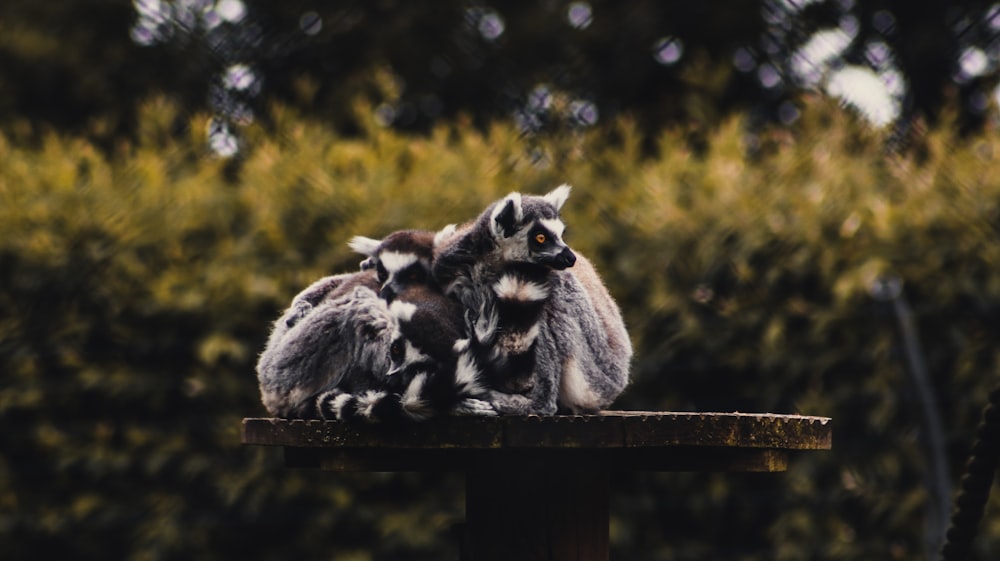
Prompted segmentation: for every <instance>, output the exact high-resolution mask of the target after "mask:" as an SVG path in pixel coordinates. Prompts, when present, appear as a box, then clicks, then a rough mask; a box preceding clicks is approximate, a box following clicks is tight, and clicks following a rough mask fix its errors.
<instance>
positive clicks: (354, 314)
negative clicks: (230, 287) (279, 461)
mask: <svg viewBox="0 0 1000 561" xmlns="http://www.w3.org/2000/svg"><path fill="white" fill-rule="evenodd" d="M378 288H379V284H378V281H377V279H376V276H375V273H374V271H365V272H360V273H350V274H344V275H334V276H330V277H325V278H323V279H320V280H318V281H316V282H314V283H313V284H312V285H310V286H309V287H307V288H306V289H305V290H303V291H302V292H300V293H299V294H298V295H297V296H296V297H295V298H294V299H293V300H292V303H291V305H290V306H289V307H288V309H287V310H285V312H284V313H283V314H282V315H281V316H280V317H279V318H278V319H277V320H276V321H275V322H274V325H273V327H272V331H271V335H270V337H269V338H268V341H267V344H266V346H265V347H264V351H263V352H262V353H261V355H260V358H259V360H258V362H257V378H258V381H259V383H260V393H261V400H262V401H263V403H264V406H265V408H266V409H267V410H268V412H269V413H270V414H272V415H275V416H278V417H289V418H324V417H326V415H327V413H325V412H324V411H323V409H324V404H325V403H327V402H329V401H331V399H332V398H335V397H336V395H338V394H340V393H351V394H358V393H364V392H367V391H370V390H374V389H377V388H381V387H383V386H384V375H385V373H386V372H388V371H389V368H390V360H389V353H388V349H389V346H390V344H391V343H392V341H393V340H394V339H396V338H397V337H398V331H399V330H398V324H397V322H396V320H395V318H394V317H393V316H392V315H391V314H390V312H389V309H388V306H387V305H386V303H385V301H384V300H382V299H381V298H379V297H378V295H377V294H376V293H375V291H376V290H378Z"/></svg>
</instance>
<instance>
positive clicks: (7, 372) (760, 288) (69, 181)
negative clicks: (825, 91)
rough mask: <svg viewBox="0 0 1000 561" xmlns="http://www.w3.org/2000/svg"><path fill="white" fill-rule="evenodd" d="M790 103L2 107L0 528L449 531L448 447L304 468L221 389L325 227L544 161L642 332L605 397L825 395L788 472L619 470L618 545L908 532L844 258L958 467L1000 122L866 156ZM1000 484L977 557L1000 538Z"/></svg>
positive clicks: (82, 536)
mask: <svg viewBox="0 0 1000 561" xmlns="http://www.w3.org/2000/svg"><path fill="white" fill-rule="evenodd" d="M803 106H804V108H805V109H804V110H803V114H802V118H801V119H800V120H799V121H798V122H797V123H796V125H795V126H794V127H793V128H792V129H790V130H789V129H782V130H775V131H765V132H764V133H762V134H755V135H752V136H751V135H748V134H747V133H746V132H745V131H746V128H745V127H744V124H743V122H742V121H741V120H739V119H731V120H729V121H727V122H725V123H724V124H722V125H721V126H719V127H718V128H717V129H714V130H711V131H700V134H699V135H698V138H699V140H698V142H695V143H692V142H691V139H692V137H693V135H692V133H693V132H694V131H690V130H684V129H683V128H674V129H670V130H668V131H666V132H665V133H663V135H662V137H661V138H660V142H659V146H660V148H659V152H658V154H656V155H655V156H654V157H648V155H644V152H643V149H642V148H641V144H642V141H641V136H642V135H641V134H640V133H639V132H638V129H639V127H637V126H636V124H635V123H633V122H630V121H628V120H625V119H623V120H619V121H617V122H616V123H614V124H612V125H609V126H607V127H604V128H602V129H601V130H588V131H586V132H577V133H575V134H566V135H562V136H554V137H551V138H546V139H544V140H534V141H532V142H530V143H526V142H525V140H524V139H523V138H522V137H521V136H520V135H519V134H518V133H517V131H516V129H515V128H514V127H513V126H505V125H496V126H493V127H492V128H490V129H489V130H488V131H486V132H480V131H477V130H475V129H473V128H472V127H471V126H469V125H467V124H463V123H461V122H457V123H452V124H448V125H440V126H438V127H437V128H436V129H434V130H433V131H432V132H431V134H429V135H428V136H426V137H419V138H414V137H409V136H404V135H401V134H399V133H396V132H392V131H390V130H387V129H383V128H379V127H378V126H375V125H371V126H370V128H368V129H366V130H364V131H363V133H362V134H360V135H354V136H351V137H350V138H346V137H343V136H338V134H336V133H334V132H332V130H331V129H329V128H326V127H324V126H321V125H317V124H315V123H313V122H310V121H308V120H305V119H302V118H300V117H299V116H298V115H296V114H295V113H294V111H292V110H290V109H288V108H286V107H281V106H275V107H273V108H272V109H271V111H270V115H269V121H270V122H271V123H272V127H273V131H275V132H271V131H269V132H267V133H265V132H264V131H263V130H259V129H254V128H252V127H251V128H250V129H248V131H247V136H246V138H245V142H246V144H245V146H244V149H243V150H242V151H241V153H240V156H239V158H238V159H236V160H222V159H218V158H213V157H211V156H210V155H209V150H208V148H207V147H206V145H205V140H204V135H202V134H201V133H200V131H203V130H204V127H205V121H206V120H207V118H206V117H194V118H191V119H190V122H189V123H188V126H180V127H179V126H177V122H178V121H179V120H180V119H182V118H181V117H179V115H180V113H178V110H177V109H176V107H175V106H173V105H171V104H170V103H167V102H165V101H161V100H154V101H150V102H148V103H146V104H145V105H144V106H143V107H142V108H141V109H140V111H139V119H138V121H137V122H138V123H140V129H139V133H138V134H137V140H136V141H134V142H129V143H121V144H118V145H116V147H115V148H114V149H113V150H112V151H111V152H110V153H108V152H106V151H104V150H99V149H97V148H95V147H94V146H92V145H90V144H88V142H86V141H84V140H80V139H79V138H75V137H72V136H63V135H58V134H53V133H39V132H38V131H26V130H24V129H23V127H22V128H19V129H17V130H15V131H8V132H5V133H3V135H2V136H0V372H2V374H0V375H2V379H3V381H4V383H3V384H2V385H0V423H2V425H3V427H4V430H3V431H2V432H0V552H3V557H4V558H5V559H12V560H14V559H38V558H67V559H101V560H103V559H128V560H168V559H178V560H180V559H184V560H197V559H236V558H239V559H260V560H268V559H288V558H300V559H338V560H339V559H358V560H368V559H375V560H380V559H417V558H454V557H455V556H456V555H457V553H456V551H457V549H456V546H455V544H456V543H457V540H456V539H454V536H453V535H452V534H451V528H452V526H453V525H454V524H455V523H456V522H458V521H460V520H461V518H462V500H463V490H462V480H461V477H460V476H458V475H457V474H444V475H440V474H439V475H434V474H423V475H421V474H397V475H390V474H324V473H313V472H299V471H291V470H286V469H284V468H283V467H282V458H281V453H280V451H279V450H272V449H260V448H243V447H241V445H240V443H239V421H240V419H241V418H242V417H247V416H259V415H262V414H264V410H263V408H262V406H261V405H260V404H259V401H258V394H257V387H256V379H255V376H254V363H255V360H256V355H257V353H258V352H259V350H260V349H261V348H262V346H263V343H264V340H265V338H266V336H267V331H268V329H269V324H270V322H271V321H272V320H273V318H274V317H276V316H277V314H278V313H279V311H280V310H281V309H282V308H283V307H284V306H285V305H286V304H287V302H288V301H290V299H291V297H292V296H293V295H294V294H295V293H296V292H297V291H298V290H300V289H301V288H303V287H304V286H306V285H307V284H308V283H309V282H310V281H312V280H313V279H315V278H317V277H319V276H321V275H325V274H329V273H332V272H341V271H349V270H353V269H355V268H356V266H357V261H358V257H357V256H356V255H352V254H351V253H350V251H349V250H348V248H347V246H346V243H345V242H346V240H347V239H348V238H349V237H350V236H352V235H354V234H364V235H370V236H381V235H383V234H386V233H388V232H390V231H392V230H395V229H400V228H407V227H422V228H438V227H440V226H443V225H444V224H446V223H449V222H457V221H461V220H464V219H467V218H471V217H473V216H475V215H476V214H477V213H478V212H479V210H480V209H482V208H483V207H484V206H485V205H486V204H487V203H488V202H490V201H491V200H493V199H495V198H497V197H499V196H501V195H503V194H505V193H507V192H509V191H511V190H521V191H524V192H531V193H540V192H543V191H545V190H547V189H549V188H551V187H552V186H554V185H557V184H558V183H561V182H568V183H571V184H573V185H574V186H575V190H574V192H573V195H572V196H571V198H570V201H569V203H568V204H567V205H566V208H565V218H566V220H567V222H568V224H569V225H570V229H569V233H568V239H569V241H570V242H571V243H572V245H574V247H576V248H577V249H579V250H580V251H581V252H583V253H584V254H586V255H588V256H590V257H592V259H593V261H594V262H595V263H596V265H597V266H598V269H599V270H600V271H601V272H602V273H603V275H604V278H605V280H606V282H607V283H608V285H609V286H610V288H611V290H612V293H613V294H615V295H616V296H617V298H618V299H619V302H620V303H621V305H622V307H623V310H624V313H625V316H626V320H627V322H628V324H629V326H630V330H631V333H632V337H633V340H634V342H635V344H636V347H637V353H636V356H637V358H636V361H635V365H634V381H633V384H632V385H631V387H630V388H629V390H627V391H626V393H625V394H624V395H623V396H622V398H621V399H620V400H619V402H618V403H617V404H616V405H617V406H618V407H620V408H629V409H666V410H671V409H673V410H684V409H688V410H720V411H732V410H740V411H758V412H765V411H766V412H777V413H803V414H810V415H827V416H832V417H833V418H834V419H835V421H834V422H835V433H834V434H835V441H834V450H833V451H832V452H828V453H811V454H806V455H802V456H801V457H797V458H795V459H794V461H793V464H792V466H791V469H790V471H789V472H788V473H787V474H784V475H733V474H634V473H623V474H621V475H620V476H616V479H615V481H614V483H613V504H612V507H613V511H612V515H613V520H612V547H613V553H612V555H613V557H614V558H617V559H663V558H670V559H701V558H704V557H710V558H713V559H779V560H785V559H788V560H791V559H807V558H825V559H843V560H864V559H912V558H916V557H918V556H919V555H921V554H922V551H923V540H924V538H925V536H924V526H923V518H924V508H925V498H926V493H925V490H924V489H923V487H922V481H923V480H922V475H923V473H924V469H925V466H924V465H923V460H922V456H921V454H920V446H921V443H920V435H919V434H918V432H917V430H916V427H918V425H919V418H918V409H917V407H916V406H915V403H914V391H913V388H911V387H910V386H909V385H908V382H907V377H906V376H905V363H904V361H903V357H902V353H901V348H900V346H899V343H898V337H897V335H896V332H895V318H894V317H893V315H892V313H891V309H890V307H889V306H888V305H887V304H885V303H884V302H879V301H877V300H876V299H874V298H873V297H872V295H871V287H872V286H873V283H875V282H876V281H878V280H879V279H884V278H890V277H891V278H898V279H901V280H902V282H903V293H904V296H905V298H907V300H908V301H909V302H910V304H911V306H912V307H913V309H914V311H915V314H916V317H917V321H918V324H919V327H920V336H921V341H922V345H923V346H922V351H923V354H924V356H925V357H926V360H927V362H928V365H929V368H930V372H931V375H932V377H933V384H934V389H935V391H936V394H937V397H938V404H939V406H940V407H941V408H942V412H943V415H944V422H945V425H946V427H945V428H946V430H947V435H948V439H949V440H948V445H949V454H950V456H949V462H950V464H951V466H952V468H953V470H954V472H955V473H956V474H957V473H959V472H960V469H961V465H962V463H963V461H964V457H965V454H966V453H967V450H968V448H969V445H970V443H971V441H972V438H973V429H974V426H975V424H976V423H977V421H978V416H979V411H980V410H981V408H982V406H983V405H984V403H985V400H986V394H987V391H988V389H989V388H990V387H991V386H992V385H994V384H995V383H996V381H997V379H998V376H997V372H998V364H997V361H998V359H1000V352H998V350H997V349H998V347H997V346H996V344H995V342H996V341H997V340H998V339H1000V333H998V330H1000V321H998V320H1000V273H998V272H997V271H998V269H1000V267H998V265H1000V244H997V243H996V241H995V238H996V235H997V229H998V226H1000V182H998V181H997V180H996V178H997V177H1000V174H998V173H997V162H998V161H1000V160H998V157H1000V134H998V133H987V134H986V135H985V136H980V137H975V138H970V139H964V140H961V141H958V140H956V139H955V138H953V137H952V136H950V135H949V134H948V133H946V132H943V131H945V130H947V129H946V128H942V129H940V130H935V131H931V132H929V133H928V134H927V135H926V136H925V137H924V140H923V141H922V142H923V144H922V145H921V146H920V147H919V149H918V150H915V151H914V153H913V154H912V155H908V156H898V155H895V156H893V155H886V154H885V153H884V151H883V149H882V146H883V145H884V139H883V138H881V137H880V135H879V134H877V133H873V132H871V131H870V130H868V129H866V128H865V127H864V126H863V125H862V124H860V123H858V122H857V121H856V120H855V119H854V118H853V117H852V116H851V115H850V114H847V113H846V112H844V111H842V110H840V109H838V108H837V107H835V106H833V105H831V104H828V103H826V102H822V101H817V100H808V99H807V100H803ZM355 110H356V111H357V113H358V115H359V116H364V115H370V114H371V111H370V108H368V107H366V106H365V105H364V104H363V103H358V104H357V106H356V107H355ZM359 120H360V121H362V122H364V118H363V117H359ZM185 131H187V132H185ZM39 139H40V140H39ZM692 146H695V148H692ZM623 467H625V468H627V466H623ZM997 506H998V505H997V500H996V497H994V500H993V501H992V503H991V505H990V510H989V511H988V517H987V519H986V520H985V522H984V524H983V531H984V534H983V535H982V536H981V537H980V539H979V541H978V543H977V547H978V551H979V554H980V555H981V558H983V559H986V558H994V557H996V556H997V555H998V554H1000V514H998V509H997Z"/></svg>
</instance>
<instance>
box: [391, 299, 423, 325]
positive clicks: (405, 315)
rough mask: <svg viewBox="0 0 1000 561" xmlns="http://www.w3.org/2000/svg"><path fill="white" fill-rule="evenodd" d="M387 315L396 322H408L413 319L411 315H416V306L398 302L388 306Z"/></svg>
mask: <svg viewBox="0 0 1000 561" xmlns="http://www.w3.org/2000/svg"><path fill="white" fill-rule="evenodd" d="M389 313H390V314H392V317H394V318H396V321H405V322H408V321H410V320H411V319H413V314H415V313H417V305H416V304H413V303H411V302H401V301H399V300H396V301H394V302H393V303H392V304H389Z"/></svg>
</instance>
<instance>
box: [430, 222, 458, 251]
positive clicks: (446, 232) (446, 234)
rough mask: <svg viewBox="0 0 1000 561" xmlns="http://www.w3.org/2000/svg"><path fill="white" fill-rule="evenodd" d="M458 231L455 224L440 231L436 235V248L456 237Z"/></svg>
mask: <svg viewBox="0 0 1000 561" xmlns="http://www.w3.org/2000/svg"><path fill="white" fill-rule="evenodd" d="M457 230H458V226H456V225H454V224H448V225H447V226H445V227H444V228H441V229H440V230H438V232H437V233H436V234H434V244H433V245H434V247H437V246H439V245H441V242H443V241H444V240H446V239H448V238H450V237H452V236H453V235H455V232H456V231H457Z"/></svg>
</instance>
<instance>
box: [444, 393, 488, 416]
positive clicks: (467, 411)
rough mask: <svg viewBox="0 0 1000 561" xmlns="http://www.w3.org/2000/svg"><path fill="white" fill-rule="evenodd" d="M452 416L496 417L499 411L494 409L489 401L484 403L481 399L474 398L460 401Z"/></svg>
mask: <svg viewBox="0 0 1000 561" xmlns="http://www.w3.org/2000/svg"><path fill="white" fill-rule="evenodd" d="M451 414H452V415H463V416H471V415H475V416H478V417H496V416H497V411H496V409H494V408H493V405H492V404H491V403H489V402H488V401H483V400H481V399H475V398H472V397H469V398H466V399H463V400H462V401H459V402H458V403H457V404H456V405H455V406H454V407H452V409H451Z"/></svg>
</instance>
